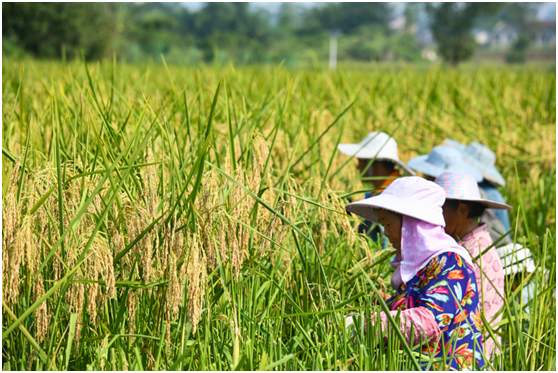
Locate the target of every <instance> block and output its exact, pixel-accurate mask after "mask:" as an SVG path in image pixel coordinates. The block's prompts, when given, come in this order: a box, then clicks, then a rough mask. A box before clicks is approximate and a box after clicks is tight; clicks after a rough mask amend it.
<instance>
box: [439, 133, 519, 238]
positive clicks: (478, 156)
mask: <svg viewBox="0 0 558 373" xmlns="http://www.w3.org/2000/svg"><path fill="white" fill-rule="evenodd" d="M443 145H446V146H450V147H453V148H455V149H457V150H459V151H460V152H461V154H462V156H463V162H465V163H466V164H467V165H469V166H470V167H473V168H474V169H475V170H476V171H477V172H479V173H480V174H481V175H482V178H481V180H478V184H479V188H480V190H481V193H482V194H483V195H484V196H485V197H486V198H488V199H490V200H492V201H495V202H501V203H505V202H506V200H505V199H504V196H502V194H501V193H500V191H499V190H498V187H503V186H505V185H506V180H505V179H504V177H503V176H502V174H501V173H500V172H499V171H498V169H497V168H496V155H495V154H494V152H493V151H492V150H490V149H489V148H488V147H487V146H485V145H483V144H481V143H479V142H477V141H472V142H471V143H470V144H468V145H463V144H461V143H459V142H457V141H454V140H450V139H446V140H444V142H443ZM483 221H484V222H485V223H487V225H488V227H489V229H490V235H491V236H492V239H493V240H495V241H496V240H502V241H503V242H502V243H505V244H510V243H511V239H510V237H509V236H508V235H506V236H505V237H502V235H503V234H505V233H506V232H508V231H509V230H510V216H509V213H508V210H506V209H487V210H486V212H485V214H484V216H483Z"/></svg>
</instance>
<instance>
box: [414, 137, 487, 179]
mask: <svg viewBox="0 0 558 373" xmlns="http://www.w3.org/2000/svg"><path fill="white" fill-rule="evenodd" d="M408 165H409V167H410V168H412V169H413V170H415V171H418V172H421V173H423V174H425V175H428V176H432V177H437V176H438V175H440V174H441V173H442V172H444V171H456V172H457V171H459V172H464V173H468V174H470V175H472V176H473V177H474V178H475V180H476V181H477V182H480V181H482V173H481V172H480V171H479V170H477V168H475V167H474V166H472V165H470V164H468V163H466V162H465V160H464V156H463V154H462V152H461V151H459V150H458V149H457V148H455V147H452V146H448V145H438V146H435V147H434V148H432V150H431V151H430V153H428V154H426V155H419V156H418V157H415V158H413V159H411V160H410V161H409V164H408Z"/></svg>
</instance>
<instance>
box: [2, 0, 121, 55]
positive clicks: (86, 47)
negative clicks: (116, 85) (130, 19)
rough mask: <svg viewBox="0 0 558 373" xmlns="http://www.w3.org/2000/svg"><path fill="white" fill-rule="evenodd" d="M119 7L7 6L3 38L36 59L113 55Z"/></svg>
mask: <svg viewBox="0 0 558 373" xmlns="http://www.w3.org/2000/svg"><path fill="white" fill-rule="evenodd" d="M116 11H117V5H116V4H109V3H80V4H75V3H5V4H3V6H2V35H3V36H5V37H7V38H10V39H11V40H15V42H16V43H17V44H18V45H19V46H20V47H21V48H23V49H25V50H26V51H27V52H28V53H30V54H32V55H34V56H37V57H47V58H57V57H61V56H64V55H65V56H68V57H75V56H78V55H79V54H80V53H83V54H84V56H85V58H87V59H97V58H101V57H103V56H106V55H109V54H110V53H112V51H113V41H114V37H115V34H116V30H115V28H116Z"/></svg>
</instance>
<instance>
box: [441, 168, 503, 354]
mask: <svg viewBox="0 0 558 373" xmlns="http://www.w3.org/2000/svg"><path fill="white" fill-rule="evenodd" d="M435 182H436V184H438V185H440V186H441V187H442V188H443V189H444V191H445V192H446V202H445V203H444V206H443V212H444V220H445V221H446V228H445V230H446V232H447V233H448V234H449V235H451V236H452V237H453V238H455V239H456V240H458V242H459V244H460V245H461V246H463V247H464V248H466V249H467V250H468V251H469V254H471V257H473V258H478V259H476V262H475V264H474V266H473V268H474V270H475V278H476V280H477V284H478V286H479V287H480V288H481V289H482V291H481V295H482V296H481V298H482V299H481V301H482V306H483V307H482V308H483V311H484V316H485V318H486V320H487V321H488V322H489V324H490V325H491V327H492V329H496V327H497V325H498V324H499V322H500V320H501V316H500V315H499V314H498V311H499V310H500V309H501V308H502V306H503V305H504V268H503V267H502V263H501V261H500V258H499V257H498V253H497V251H496V249H495V248H493V247H492V246H493V242H492V238H491V237H490V234H489V232H488V227H487V226H486V224H485V223H482V222H480V217H481V216H482V215H483V213H484V210H485V209H487V208H493V209H509V208H510V206H509V205H506V204H505V203H500V202H495V201H491V200H487V199H484V198H482V197H481V193H480V190H479V187H478V185H477V182H476V180H475V179H474V178H473V177H472V176H471V175H469V174H466V173H457V172H444V173H442V174H441V175H439V176H438V177H437V178H436V180H435ZM494 343H495V342H494V340H492V338H489V335H487V338H486V339H485V342H484V349H485V352H486V356H490V355H491V354H492V351H493V349H494Z"/></svg>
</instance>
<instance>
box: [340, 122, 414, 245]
mask: <svg viewBox="0 0 558 373" xmlns="http://www.w3.org/2000/svg"><path fill="white" fill-rule="evenodd" d="M338 149H339V151H340V152H341V153H343V154H345V155H348V156H350V157H354V158H356V159H357V160H358V165H357V167H358V170H359V172H360V175H361V178H362V181H363V182H364V183H365V184H368V182H370V184H368V185H367V186H368V187H370V188H371V189H372V190H371V191H370V192H367V193H366V194H365V196H364V197H365V198H368V197H372V195H373V194H378V193H380V192H382V191H383V190H384V189H385V188H386V187H387V186H388V185H389V184H390V183H391V182H392V181H393V180H394V179H396V178H398V177H399V176H402V175H403V174H413V172H412V171H411V170H410V169H409V168H407V166H405V164H404V163H403V162H401V161H400V160H399V156H398V152H397V142H396V141H395V140H394V139H393V138H392V137H391V136H389V135H388V134H386V133H384V132H370V133H369V134H368V135H367V136H366V137H365V138H364V139H363V140H362V141H361V142H360V143H358V144H339V146H338ZM358 231H359V233H366V234H367V235H368V236H369V237H370V238H371V239H372V241H374V242H378V241H379V242H380V244H381V245H382V247H385V246H386V245H387V239H386V238H385V236H384V235H383V234H382V227H381V226H380V225H378V224H373V223H372V222H370V221H367V220H365V221H363V222H362V223H361V224H360V225H359V227H358Z"/></svg>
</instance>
